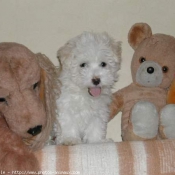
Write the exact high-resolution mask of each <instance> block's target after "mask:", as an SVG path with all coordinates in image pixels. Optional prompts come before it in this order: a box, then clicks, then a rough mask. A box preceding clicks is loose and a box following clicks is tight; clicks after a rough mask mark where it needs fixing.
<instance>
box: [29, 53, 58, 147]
mask: <svg viewBox="0 0 175 175" xmlns="http://www.w3.org/2000/svg"><path fill="white" fill-rule="evenodd" d="M36 59H37V61H38V64H39V66H40V86H39V90H40V93H39V95H40V99H41V100H42V101H43V105H44V106H45V110H46V120H47V122H46V126H45V128H44V129H43V131H42V132H41V134H39V135H37V136H36V137H35V138H34V140H35V142H34V143H33V145H32V147H35V149H37V148H40V147H41V145H40V144H43V143H44V142H45V141H46V140H47V139H48V138H49V135H50V132H51V131H52V129H53V123H54V122H55V121H56V115H57V110H58V109H57V105H56V101H57V99H58V98H59V94H60V87H61V84H60V82H59V80H58V76H59V73H60V72H59V69H58V68H56V67H55V66H54V65H53V63H52V62H51V61H50V60H49V58H47V57H46V56H45V55H43V54H40V53H38V54H36Z"/></svg>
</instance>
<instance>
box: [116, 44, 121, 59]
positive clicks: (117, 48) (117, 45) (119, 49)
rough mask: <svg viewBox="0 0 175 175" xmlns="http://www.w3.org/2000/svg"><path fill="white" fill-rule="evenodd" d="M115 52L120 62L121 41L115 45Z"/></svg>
mask: <svg viewBox="0 0 175 175" xmlns="http://www.w3.org/2000/svg"><path fill="white" fill-rule="evenodd" d="M115 52H116V55H117V57H118V58H119V60H120V62H121V57H122V42H121V41H118V42H116V43H115Z"/></svg>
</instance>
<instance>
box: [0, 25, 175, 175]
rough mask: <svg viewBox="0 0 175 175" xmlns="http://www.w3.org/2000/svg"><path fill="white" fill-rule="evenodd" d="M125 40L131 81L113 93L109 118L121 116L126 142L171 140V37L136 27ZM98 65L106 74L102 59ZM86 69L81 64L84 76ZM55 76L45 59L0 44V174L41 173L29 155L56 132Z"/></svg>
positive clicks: (174, 49)
mask: <svg viewBox="0 0 175 175" xmlns="http://www.w3.org/2000/svg"><path fill="white" fill-rule="evenodd" d="M97 39H98V38H97ZM106 40H107V39H106ZM82 41H83V40H82ZM98 41H100V40H99V39H98ZM128 41H129V44H130V45H131V47H132V48H133V49H134V51H135V52H134V55H133V58H132V62H131V74H132V79H133V82H132V83H131V84H130V85H129V86H127V87H125V88H123V89H121V90H119V91H117V92H115V93H114V94H113V95H112V102H111V105H110V111H109V112H110V116H111V118H113V117H114V116H115V115H116V114H117V113H118V112H120V111H121V112H122V139H123V140H124V141H132V140H149V139H165V138H175V127H174V126H175V117H174V115H175V105H174V104H173V103H175V100H174V99H175V98H174V97H175V81H174V78H175V77H174V76H175V38H174V37H172V36H169V35H165V34H152V31H151V28H150V26H149V25H148V24H145V23H137V24H134V25H133V26H132V27H131V29H130V31H129V34H128ZM105 47H108V46H107V45H105ZM108 49H109V48H108ZM77 52H78V51H77ZM113 52H114V49H113V48H112V49H111V52H110V53H113ZM106 53H107V52H106ZM108 56H109V57H110V55H109V54H108ZM99 64H100V66H101V69H103V71H105V67H106V62H105V60H104V61H102V62H100V63H99ZM86 66H88V65H87V63H86V62H85V63H84V62H82V63H81V64H80V69H81V71H82V72H83V69H86ZM59 74H60V72H59V70H58V69H57V68H55V66H54V65H53V64H52V63H51V61H50V60H49V59H48V58H47V57H46V56H45V55H42V54H40V53H39V54H34V53H33V52H32V51H30V50H29V49H28V48H26V47H25V46H23V45H21V44H17V43H0V135H1V137H0V170H3V171H6V172H8V174H11V171H12V170H18V171H25V170H28V171H39V170H40V167H39V164H38V161H37V159H36V157H35V156H34V154H33V152H34V151H35V150H38V149H41V148H42V147H43V146H44V145H46V144H47V143H48V142H49V135H51V133H52V129H53V125H54V124H57V127H56V128H57V129H58V128H59V123H56V115H57V112H58V110H59V107H57V104H56V101H57V100H58V99H59V95H60V89H61V83H60V82H59V80H58V77H59ZM97 80H98V82H97ZM99 83H100V80H99V78H97V77H95V78H94V79H93V84H94V85H93V86H95V87H91V88H93V91H94V93H96V94H97V93H98V94H99V93H101V91H102V90H101V87H99V86H98V84H99ZM83 93H84V92H83ZM104 97H105V96H104ZM57 108H58V109H57Z"/></svg>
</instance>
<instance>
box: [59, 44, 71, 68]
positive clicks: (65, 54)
mask: <svg viewBox="0 0 175 175" xmlns="http://www.w3.org/2000/svg"><path fill="white" fill-rule="evenodd" d="M72 48H73V46H72V44H71V43H69V42H67V43H66V44H65V45H64V46H63V47H61V48H60V49H59V50H58V51H57V58H58V61H59V63H60V67H62V65H63V64H65V62H66V60H67V59H68V58H69V57H71V53H72Z"/></svg>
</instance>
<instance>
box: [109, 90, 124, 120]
mask: <svg viewBox="0 0 175 175" xmlns="http://www.w3.org/2000/svg"><path fill="white" fill-rule="evenodd" d="M123 104H124V103H123V96H122V93H121V92H120V91H118V92H115V93H113V96H112V102H111V104H110V120H111V119H113V118H114V117H115V115H116V114H118V113H119V112H120V111H121V110H122V108H123Z"/></svg>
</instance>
